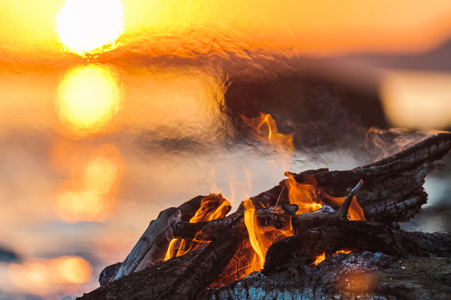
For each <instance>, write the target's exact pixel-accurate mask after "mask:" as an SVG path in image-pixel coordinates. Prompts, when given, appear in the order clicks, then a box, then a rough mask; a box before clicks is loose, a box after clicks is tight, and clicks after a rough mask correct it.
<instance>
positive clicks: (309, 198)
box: [285, 173, 365, 221]
mask: <svg viewBox="0 0 451 300" xmlns="http://www.w3.org/2000/svg"><path fill="white" fill-rule="evenodd" d="M286 175H287V176H288V179H285V184H286V186H287V189H288V198H289V199H290V203H291V204H296V205H297V206H298V207H299V210H298V211H297V212H296V214H301V213H305V212H311V211H315V210H318V209H320V208H321V207H322V206H323V205H324V203H323V202H322V201H321V200H319V199H318V196H317V190H318V191H321V194H322V195H323V196H324V197H325V198H326V199H327V200H328V201H329V202H332V203H334V204H335V205H336V206H337V207H340V206H341V205H342V204H343V202H344V200H345V199H346V197H332V196H330V195H328V194H327V193H325V192H324V191H323V190H322V189H320V188H318V187H317V183H316V180H315V178H314V177H308V178H305V179H304V182H303V183H299V182H297V181H296V179H295V178H294V176H293V175H292V174H290V173H286ZM348 215H349V219H350V220H352V221H357V220H365V215H364V213H363V209H362V207H361V206H360V205H359V203H357V199H356V197H355V196H354V197H353V198H352V202H351V206H350V207H349V210H348Z"/></svg>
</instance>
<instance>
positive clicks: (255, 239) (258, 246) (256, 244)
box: [243, 199, 268, 270]
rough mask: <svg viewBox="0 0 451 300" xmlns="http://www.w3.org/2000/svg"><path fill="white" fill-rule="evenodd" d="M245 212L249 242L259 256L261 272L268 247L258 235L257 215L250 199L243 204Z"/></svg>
mask: <svg viewBox="0 0 451 300" xmlns="http://www.w3.org/2000/svg"><path fill="white" fill-rule="evenodd" d="M243 206H244V208H245V210H244V224H246V228H247V232H248V234H249V241H250V243H251V245H252V248H254V251H255V252H256V253H257V255H258V263H259V267H260V269H258V270H261V269H263V267H264V264H265V256H266V250H267V249H268V247H266V245H265V242H264V239H262V238H261V235H260V234H258V232H257V230H258V224H257V215H256V214H255V206H254V204H252V201H251V200H250V199H247V200H245V201H244V202H243Z"/></svg>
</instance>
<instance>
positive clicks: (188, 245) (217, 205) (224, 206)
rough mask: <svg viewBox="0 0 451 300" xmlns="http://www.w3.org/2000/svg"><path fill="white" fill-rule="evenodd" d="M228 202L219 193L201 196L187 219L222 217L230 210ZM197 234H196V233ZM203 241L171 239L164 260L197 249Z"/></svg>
mask: <svg viewBox="0 0 451 300" xmlns="http://www.w3.org/2000/svg"><path fill="white" fill-rule="evenodd" d="M230 207H231V205H230V203H229V201H227V200H226V199H224V198H223V197H222V195H221V194H216V195H215V194H210V195H208V196H206V197H204V198H202V202H201V205H200V207H199V209H198V210H197V211H196V213H195V214H194V216H193V217H192V218H191V219H190V220H189V222H190V223H198V222H206V221H212V220H216V219H220V218H224V217H225V215H226V214H227V212H228V211H229V210H230ZM196 236H197V235H196ZM202 244H203V243H200V242H197V241H196V238H194V240H192V241H188V240H179V239H172V241H171V242H170V243H169V247H168V251H167V252H166V256H165V258H164V260H168V259H171V258H172V257H178V256H181V255H184V254H185V253H187V252H189V251H192V250H196V249H198V248H199V247H200V246H201V245H202Z"/></svg>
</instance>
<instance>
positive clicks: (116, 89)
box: [56, 64, 122, 137]
mask: <svg viewBox="0 0 451 300" xmlns="http://www.w3.org/2000/svg"><path fill="white" fill-rule="evenodd" d="M121 95H122V93H121V87H120V84H119V81H118V79H117V76H116V72H115V70H114V69H113V68H112V67H109V66H102V65H96V64H89V65H82V66H77V67H75V68H73V69H71V70H69V71H68V72H67V73H66V75H65V76H64V78H63V79H62V81H61V82H60V84H59V86H58V97H57V101H56V108H57V111H58V115H59V118H60V120H61V121H62V122H63V123H64V125H65V127H66V129H68V131H69V132H71V133H72V134H73V135H75V136H77V137H86V136H88V135H91V134H95V133H99V132H102V131H104V130H106V127H107V125H109V124H110V121H111V120H112V119H113V117H114V116H115V115H116V114H117V112H118V110H119V107H120V103H121Z"/></svg>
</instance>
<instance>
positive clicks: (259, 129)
mask: <svg viewBox="0 0 451 300" xmlns="http://www.w3.org/2000/svg"><path fill="white" fill-rule="evenodd" d="M241 118H242V119H243V121H244V124H246V125H247V126H248V127H250V128H252V130H251V132H250V136H251V138H254V139H257V140H259V141H260V142H262V144H263V145H264V146H266V147H268V148H271V152H270V154H271V156H272V158H273V162H274V163H275V164H276V165H277V162H280V163H281V165H282V167H283V168H285V169H288V167H289V165H290V164H289V162H290V160H291V158H292V157H293V154H294V145H293V134H282V133H279V130H278V129H277V125H276V122H275V121H274V119H273V117H272V116H271V115H270V114H264V113H260V116H259V117H256V118H246V117H245V116H241Z"/></svg>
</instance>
